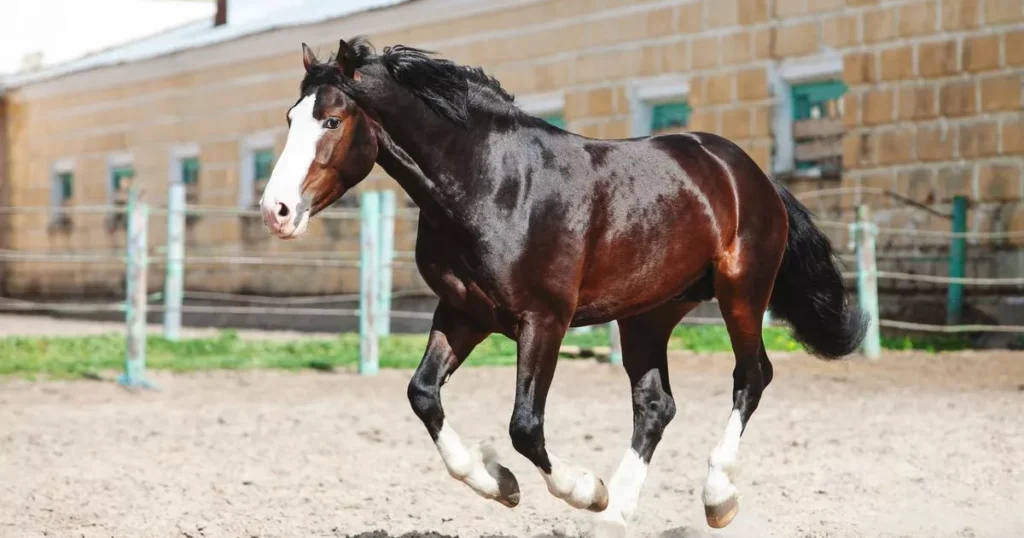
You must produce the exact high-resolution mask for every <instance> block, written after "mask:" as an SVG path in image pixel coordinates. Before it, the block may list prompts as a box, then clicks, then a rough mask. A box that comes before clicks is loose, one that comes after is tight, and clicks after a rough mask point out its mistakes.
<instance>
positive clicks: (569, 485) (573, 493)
mask: <svg viewBox="0 0 1024 538" xmlns="http://www.w3.org/2000/svg"><path fill="white" fill-rule="evenodd" d="M548 461H550V462H551V474H550V475H549V474H547V473H545V472H544V471H543V470H541V469H540V468H538V469H537V470H538V471H540V475H541V476H542V477H544V482H545V483H547V485H548V491H549V492H551V494H552V495H554V496H555V497H558V498H559V499H562V500H564V501H565V502H567V503H569V505H571V506H572V507H574V508H587V507H589V506H591V505H592V504H594V503H595V502H597V501H598V497H599V496H601V495H604V491H603V490H604V488H603V487H602V485H601V481H600V479H598V478H597V476H596V475H594V474H593V473H590V472H587V471H584V470H583V469H580V468H578V467H573V466H572V465H569V464H568V463H566V462H564V461H562V460H561V459H559V458H556V457H555V456H552V455H551V453H550V452H549V453H548Z"/></svg>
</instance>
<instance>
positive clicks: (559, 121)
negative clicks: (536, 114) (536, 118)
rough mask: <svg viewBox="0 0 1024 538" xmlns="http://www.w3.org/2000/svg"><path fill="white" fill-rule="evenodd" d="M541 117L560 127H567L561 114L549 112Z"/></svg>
mask: <svg viewBox="0 0 1024 538" xmlns="http://www.w3.org/2000/svg"><path fill="white" fill-rule="evenodd" d="M540 119H542V120H544V121H546V122H548V123H550V124H551V125H554V126H555V127H558V128H559V129H565V118H564V117H563V116H562V115H561V114H548V115H547V116H541V117H540Z"/></svg>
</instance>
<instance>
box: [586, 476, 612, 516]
mask: <svg viewBox="0 0 1024 538" xmlns="http://www.w3.org/2000/svg"><path fill="white" fill-rule="evenodd" d="M605 508H608V486H606V485H604V480H601V479H600V478H598V479H597V486H596V487H595V488H594V502H592V503H590V506H588V507H587V510H590V511H591V512H603V511H604V509H605Z"/></svg>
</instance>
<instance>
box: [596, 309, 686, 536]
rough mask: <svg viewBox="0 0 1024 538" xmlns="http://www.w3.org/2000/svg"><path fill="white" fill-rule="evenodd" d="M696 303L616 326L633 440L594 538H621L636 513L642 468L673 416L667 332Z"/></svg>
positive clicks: (611, 484) (644, 475) (643, 475)
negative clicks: (630, 407)
mask: <svg viewBox="0 0 1024 538" xmlns="http://www.w3.org/2000/svg"><path fill="white" fill-rule="evenodd" d="M698 304H699V303H668V304H666V305H665V306H663V307H661V308H658V309H657V310H654V311H652V312H648V313H645V314H642V315H640V316H637V317H633V318H629V319H625V320H620V321H619V322H618V323H619V328H620V338H621V340H622V365H623V366H624V367H625V369H626V373H627V374H628V375H629V384H630V387H631V388H632V393H633V436H632V438H631V441H630V448H629V449H628V450H626V453H625V455H623V457H622V461H621V463H619V467H618V468H617V469H616V470H615V474H614V475H612V479H611V481H610V482H609V483H608V499H609V500H608V508H607V509H606V510H605V511H604V512H601V513H600V514H599V515H598V516H597V521H596V523H595V526H594V533H593V534H594V537H595V538H620V537H623V536H625V535H626V525H627V523H628V522H629V520H630V518H631V517H632V516H633V514H634V512H635V511H636V508H637V504H638V503H639V500H640V490H641V488H642V487H643V484H644V480H645V479H646V478H647V466H648V465H650V463H651V458H652V457H653V456H654V450H655V448H657V446H658V443H659V442H660V441H661V436H662V434H663V433H664V431H665V428H666V427H667V426H668V423H669V422H670V421H671V420H672V417H674V416H675V413H676V404H675V400H673V398H672V389H671V387H670V385H669V380H668V353H667V350H668V339H669V336H671V334H672V328H673V327H675V325H676V323H678V322H679V320H680V319H682V317H683V316H684V315H686V313H687V312H689V311H690V310H693V309H694V308H695V307H696V306H697V305H698Z"/></svg>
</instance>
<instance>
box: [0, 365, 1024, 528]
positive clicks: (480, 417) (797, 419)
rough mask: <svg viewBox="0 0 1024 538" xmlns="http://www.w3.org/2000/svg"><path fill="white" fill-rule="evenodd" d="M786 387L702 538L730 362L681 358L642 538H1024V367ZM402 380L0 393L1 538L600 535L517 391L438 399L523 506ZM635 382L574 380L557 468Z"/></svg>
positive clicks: (400, 374) (819, 372)
mask: <svg viewBox="0 0 1024 538" xmlns="http://www.w3.org/2000/svg"><path fill="white" fill-rule="evenodd" d="M773 358H774V362H775V364H776V381H775V382H774V383H773V384H772V386H771V387H769V388H768V390H767V392H766V394H765V397H764V399H763V400H762V403H761V407H760V409H759V410H758V411H757V413H756V414H755V415H754V418H753V420H752V422H751V424H750V426H749V428H748V430H747V432H746V434H745V435H744V438H743V442H742V445H741V450H740V463H741V465H742V471H741V473H740V475H739V476H738V477H737V486H738V487H739V490H740V506H741V508H740V515H739V516H738V518H737V519H736V521H734V522H733V524H732V525H731V526H730V527H728V528H727V529H725V530H723V531H712V530H710V529H708V528H707V526H706V525H705V523H704V518H703V508H702V506H701V503H700V490H701V484H702V481H703V479H704V475H705V472H706V464H705V461H706V457H707V453H708V451H709V450H710V449H711V447H712V446H713V445H714V444H715V442H716V440H717V438H718V436H719V434H720V433H721V430H722V428H723V426H724V423H725V420H726V418H727V415H728V412H729V407H730V404H729V391H730V386H731V379H730V375H729V374H730V371H731V368H732V358H731V357H730V356H726V355H711V356H707V355H705V356H697V355H689V354H682V355H678V356H676V357H674V358H673V362H672V365H671V368H672V377H673V386H674V390H675V394H676V399H677V402H678V405H679V412H678V414H677V416H676V419H675V421H674V422H673V423H672V424H671V425H670V427H669V429H668V431H667V432H666V435H665V438H664V440H663V442H662V444H661V446H660V447H659V449H658V452H657V453H656V454H655V458H654V462H653V465H652V467H651V469H650V474H649V478H648V481H647V484H646V486H645V489H644V493H643V495H642V497H641V505H640V508H639V511H638V514H637V519H636V521H635V523H634V525H633V527H632V530H631V532H632V535H633V536H665V537H671V538H683V537H685V538H701V537H707V536H729V537H750V536H756V537H760V536H779V537H814V538H820V537H866V536H871V537H1019V536H1024V508H1022V507H1024V480H1022V479H1024V472H1022V470H1021V461H1022V458H1024V419H1022V410H1024V354H1020V353H1016V354H1014V353H1010V352H1001V353H991V352H986V353H984V354H981V353H958V354H946V355H941V356H930V355H924V354H889V355H887V356H886V357H885V358H884V359H883V360H882V361H880V362H878V363H873V364H871V363H867V362H864V361H860V360H854V361H848V362H844V363H839V364H825V363H821V362H818V361H815V360H813V359H809V358H808V357H806V356H804V355H801V354H781V353H776V354H774V356H773ZM409 375H410V372H408V371H384V372H382V373H381V374H380V375H379V376H377V377H375V378H360V377H358V376H355V375H354V374H352V373H350V372H339V373H313V372H303V373H285V372H271V371H248V372H212V373H202V374H190V375H170V374H164V373H154V375H153V377H154V380H155V381H156V382H157V383H158V384H159V385H160V387H161V388H162V391H161V392H155V393H141V394H131V393H128V392H126V391H124V390H122V389H120V388H118V387H117V386H116V385H114V384H113V383H110V382H96V381H70V382H69V381H62V382H51V381H45V382H44V381H37V382H29V381H23V380H14V379H7V380H0V536H2V537H4V538H15V537H22V536H32V537H37V536H59V537H75V538H79V537H85V538H93V537H118V538H121V537H144V538H157V537H191V538H201V537H204V538H213V537H243V538H250V537H260V538H269V537H282V538H283V537H319V536H346V535H351V534H356V533H362V532H368V531H373V530H377V529H383V530H385V531H386V532H388V533H390V534H391V535H399V534H403V533H406V532H410V531H435V532H438V533H441V534H444V535H449V536H460V537H477V536H494V535H501V536H516V537H520V536H521V537H535V536H545V535H551V534H557V535H569V536H574V535H581V534H583V533H585V532H586V530H587V529H588V528H589V521H590V516H589V514H587V513H585V512H577V511H574V510H572V509H571V508H569V507H568V506H567V505H565V504H564V503H562V501H558V500H556V499H554V498H553V497H551V496H550V494H548V492H547V490H546V488H545V486H544V483H543V481H542V480H541V478H540V476H538V474H537V472H536V470H535V469H533V468H532V466H531V465H530V464H529V463H528V462H527V461H526V460H525V459H524V458H522V457H520V456H519V455H518V454H516V453H515V452H514V450H512V447H511V444H510V442H509V441H508V436H507V434H506V431H507V427H508V419H509V415H510V413H511V408H512V399H513V387H514V370H512V369H510V368H464V369H463V370H461V371H459V372H458V373H457V374H456V375H455V376H454V377H453V378H452V381H451V383H450V384H449V385H448V386H446V388H445V391H444V402H445V408H446V410H447V412H448V415H449V417H450V419H451V420H452V422H453V424H454V425H455V427H456V428H457V429H458V430H459V432H460V433H461V434H462V436H463V438H464V439H467V440H473V441H475V440H480V439H491V440H493V442H494V443H495V445H496V447H497V449H498V451H499V453H500V455H501V458H502V461H503V463H505V464H506V465H507V466H508V467H509V468H510V469H511V470H512V471H513V472H514V473H515V474H516V475H517V476H518V478H519V482H520V485H521V487H522V504H521V505H520V506H519V507H518V508H515V509H508V508H505V507H502V506H500V505H498V504H497V503H494V502H492V501H486V500H484V499H481V498H479V497H477V496H476V495H475V494H474V493H472V491H470V490H469V489H468V488H467V487H466V486H464V485H462V484H461V483H458V482H456V481H455V480H453V479H451V478H450V477H449V476H448V475H447V473H446V471H445V470H444V467H443V464H442V463H441V460H440V458H439V457H438V455H437V453H436V450H435V449H434V446H433V445H432V443H431V442H430V439H429V437H428V436H427V434H426V432H425V430H424V428H423V426H422V425H421V424H420V423H419V422H418V420H417V419H416V418H415V416H414V415H413V413H412V411H411V410H410V408H409V405H408V403H407V402H406V399H405V386H406V382H407V380H408V378H409ZM629 401H630V399H629V395H628V386H627V382H626V377H625V375H624V373H623V372H622V371H621V370H620V369H619V368H616V367H612V366H608V365H601V364H597V363H594V362H591V361H563V362H562V363H561V364H560V365H559V370H558V373H557V374H556V377H555V384H554V388H553V393H552V396H551V397H550V399H549V402H548V409H549V413H548V415H547V436H548V448H549V450H551V451H552V453H554V454H557V455H558V456H560V457H562V458H565V459H569V460H571V461H572V462H574V463H577V464H580V465H584V466H587V467H590V468H592V469H594V470H596V471H598V472H599V473H600V474H601V475H602V476H604V477H605V478H606V479H607V478H609V477H610V475H611V472H612V470H613V469H614V467H615V465H616V464H617V463H618V460H619V458H620V457H621V455H622V453H623V450H624V449H625V448H626V446H627V444H628V438H629V432H630V428H631V426H630V421H631V411H630V407H629Z"/></svg>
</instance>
